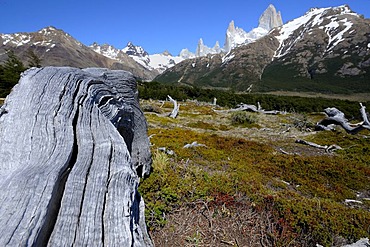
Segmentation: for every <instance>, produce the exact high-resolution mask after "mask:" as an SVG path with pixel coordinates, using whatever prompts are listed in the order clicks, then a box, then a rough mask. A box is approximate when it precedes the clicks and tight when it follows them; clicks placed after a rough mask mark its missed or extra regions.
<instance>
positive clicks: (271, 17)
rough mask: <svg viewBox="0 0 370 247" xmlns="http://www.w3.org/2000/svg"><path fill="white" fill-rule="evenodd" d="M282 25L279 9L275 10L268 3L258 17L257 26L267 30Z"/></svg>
mask: <svg viewBox="0 0 370 247" xmlns="http://www.w3.org/2000/svg"><path fill="white" fill-rule="evenodd" d="M281 25H283V20H282V18H281V13H280V11H279V12H277V11H276V8H275V6H274V5H272V4H270V5H269V6H268V7H267V9H266V10H265V11H264V12H263V13H262V15H261V16H260V18H259V22H258V27H260V28H263V29H265V30H267V31H270V30H271V29H273V28H275V27H278V26H281Z"/></svg>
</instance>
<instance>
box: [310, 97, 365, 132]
mask: <svg viewBox="0 0 370 247" xmlns="http://www.w3.org/2000/svg"><path fill="white" fill-rule="evenodd" d="M360 106H361V108H360V112H361V116H362V119H363V121H362V122H360V123H357V124H351V123H349V122H348V120H347V119H346V118H345V116H344V113H343V112H341V111H340V110H338V109H337V108H326V109H325V110H324V112H325V114H326V115H327V117H326V118H324V119H323V120H321V121H320V122H318V123H317V124H316V130H333V127H332V126H333V125H340V126H342V128H343V129H344V130H345V131H346V132H347V133H349V134H352V135H354V134H357V133H358V132H360V131H362V130H365V129H368V130H370V122H369V119H368V114H367V113H366V107H365V106H364V105H362V103H360Z"/></svg>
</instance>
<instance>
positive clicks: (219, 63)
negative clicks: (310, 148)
mask: <svg viewBox="0 0 370 247" xmlns="http://www.w3.org/2000/svg"><path fill="white" fill-rule="evenodd" d="M156 80H158V81H162V82H168V83H185V84H192V85H199V86H211V87H226V88H233V89H236V90H241V91H250V90H252V91H275V90H292V91H297V90H299V91H320V92H329V93H350V92H370V83H369V81H370V20H369V19H364V18H363V17H361V16H360V15H358V14H356V13H354V12H352V11H351V10H350V8H349V7H348V6H347V5H344V6H339V7H336V8H321V9H311V10H310V11H308V12H307V13H306V14H305V15H303V16H302V17H299V18H297V19H295V20H292V21H290V22H288V23H286V24H285V25H283V26H282V27H278V28H275V29H273V30H272V31H270V33H269V34H268V35H267V36H265V37H263V38H260V39H258V40H256V41H255V42H252V43H249V44H247V45H243V46H239V47H237V48H236V49H233V50H231V51H230V52H229V53H228V54H226V55H224V56H221V55H218V56H208V57H204V58H197V59H193V60H187V61H183V62H182V63H180V64H178V65H176V66H175V67H173V68H171V69H169V70H167V71H166V72H165V73H163V74H162V75H160V76H158V77H157V78H156Z"/></svg>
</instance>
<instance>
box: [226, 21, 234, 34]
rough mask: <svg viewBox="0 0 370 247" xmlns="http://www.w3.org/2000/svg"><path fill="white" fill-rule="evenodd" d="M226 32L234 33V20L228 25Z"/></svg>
mask: <svg viewBox="0 0 370 247" xmlns="http://www.w3.org/2000/svg"><path fill="white" fill-rule="evenodd" d="M226 32H229V33H234V32H235V23H234V20H232V21H231V22H230V23H229V26H228V28H227V30H226Z"/></svg>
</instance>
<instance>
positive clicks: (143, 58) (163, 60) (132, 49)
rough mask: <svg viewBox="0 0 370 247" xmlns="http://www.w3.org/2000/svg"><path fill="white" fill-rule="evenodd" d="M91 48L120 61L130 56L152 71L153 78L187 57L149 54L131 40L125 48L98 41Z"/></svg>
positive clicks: (164, 53)
mask: <svg viewBox="0 0 370 247" xmlns="http://www.w3.org/2000/svg"><path fill="white" fill-rule="evenodd" d="M90 48H92V49H93V50H94V51H95V52H97V53H99V54H101V55H104V56H106V57H109V58H111V59H114V60H117V61H119V62H125V60H122V59H123V58H127V56H128V57H130V58H132V59H133V60H134V61H135V62H137V63H138V64H140V65H141V66H143V67H144V68H145V69H146V70H148V71H150V73H151V74H152V78H151V79H153V78H154V76H156V75H158V74H160V73H162V72H163V71H165V70H166V69H168V68H170V67H172V66H174V65H175V64H176V63H179V62H181V61H183V60H184V59H186V58H187V55H186V54H185V55H184V56H186V57H185V58H184V57H182V56H181V55H180V56H172V55H171V54H170V53H168V52H166V51H165V52H163V53H161V54H152V55H149V53H148V52H146V51H145V50H144V48H143V47H141V46H136V45H134V44H133V43H131V42H128V44H127V45H126V47H125V48H123V49H117V48H115V47H114V46H112V45H108V44H103V45H99V44H97V43H93V44H92V45H90Z"/></svg>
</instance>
